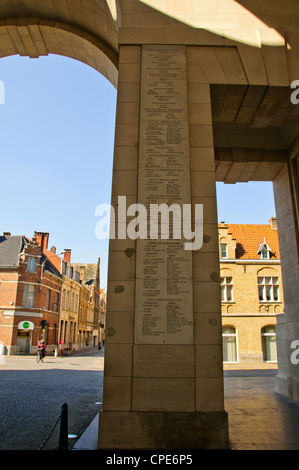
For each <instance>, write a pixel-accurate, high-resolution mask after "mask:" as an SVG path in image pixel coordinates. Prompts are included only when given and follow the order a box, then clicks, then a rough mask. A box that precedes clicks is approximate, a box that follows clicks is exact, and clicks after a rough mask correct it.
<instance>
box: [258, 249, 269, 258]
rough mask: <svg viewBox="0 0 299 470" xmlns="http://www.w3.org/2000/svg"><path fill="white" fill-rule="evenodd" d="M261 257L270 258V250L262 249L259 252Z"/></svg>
mask: <svg viewBox="0 0 299 470" xmlns="http://www.w3.org/2000/svg"><path fill="white" fill-rule="evenodd" d="M260 256H261V259H270V252H269V250H262V251H261V252H260Z"/></svg>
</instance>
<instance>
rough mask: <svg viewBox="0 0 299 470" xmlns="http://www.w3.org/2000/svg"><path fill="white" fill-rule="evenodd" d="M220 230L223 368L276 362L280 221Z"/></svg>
mask: <svg viewBox="0 0 299 470" xmlns="http://www.w3.org/2000/svg"><path fill="white" fill-rule="evenodd" d="M218 229H219V230H218V232H219V253H220V277H221V280H220V281H221V308H222V326H223V359H224V362H230V363H231V362H240V363H242V362H243V363H244V362H247V363H249V362H251V363H262V362H276V360H277V356H276V338H275V325H276V314H279V313H283V309H284V304H283V290H282V279H281V268H280V252H279V243H278V234H277V226H276V219H275V218H271V219H270V220H269V224H268V225H267V224H264V225H259V224H249V225H247V224H226V223H224V222H222V223H220V224H219V226H218Z"/></svg>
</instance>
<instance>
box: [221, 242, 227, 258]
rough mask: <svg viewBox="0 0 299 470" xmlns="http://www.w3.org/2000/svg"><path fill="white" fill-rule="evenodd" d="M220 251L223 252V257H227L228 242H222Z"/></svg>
mask: <svg viewBox="0 0 299 470" xmlns="http://www.w3.org/2000/svg"><path fill="white" fill-rule="evenodd" d="M220 253H221V258H227V244H226V243H221V244H220Z"/></svg>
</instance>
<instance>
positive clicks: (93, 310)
mask: <svg viewBox="0 0 299 470" xmlns="http://www.w3.org/2000/svg"><path fill="white" fill-rule="evenodd" d="M48 244H49V233H47V232H34V236H33V237H32V240H30V239H29V238H28V237H26V236H24V235H22V236H11V234H10V233H8V232H5V233H4V234H3V236H0V349H1V350H0V354H33V353H35V352H36V348H37V345H38V343H39V341H40V340H41V339H44V340H45V342H46V345H47V352H48V353H52V352H54V351H57V352H58V351H59V352H61V353H69V352H71V351H73V350H77V349H79V348H86V347H90V346H97V345H98V344H99V342H100V274H99V266H100V259H98V262H97V263H96V264H80V265H78V266H79V267H80V269H79V270H77V269H76V266H77V265H73V264H71V250H70V249H65V250H63V251H62V252H61V253H56V248H55V247H54V246H53V247H52V248H51V249H50V250H49V249H48ZM60 255H63V258H61V257H60Z"/></svg>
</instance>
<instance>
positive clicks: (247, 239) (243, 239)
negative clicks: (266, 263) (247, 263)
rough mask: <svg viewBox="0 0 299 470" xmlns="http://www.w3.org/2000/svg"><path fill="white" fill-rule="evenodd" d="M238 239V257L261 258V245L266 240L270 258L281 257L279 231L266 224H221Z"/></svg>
mask: <svg viewBox="0 0 299 470" xmlns="http://www.w3.org/2000/svg"><path fill="white" fill-rule="evenodd" d="M219 227H223V228H224V227H227V228H228V233H229V234H231V235H232V238H234V239H235V240H236V258H237V259H260V254H258V249H259V246H260V245H261V244H262V243H264V240H265V241H266V243H267V245H268V247H269V248H270V250H271V252H270V259H277V260H279V259H280V252H279V243H278V233H277V230H273V229H272V228H271V226H270V225H266V224H220V225H219Z"/></svg>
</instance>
